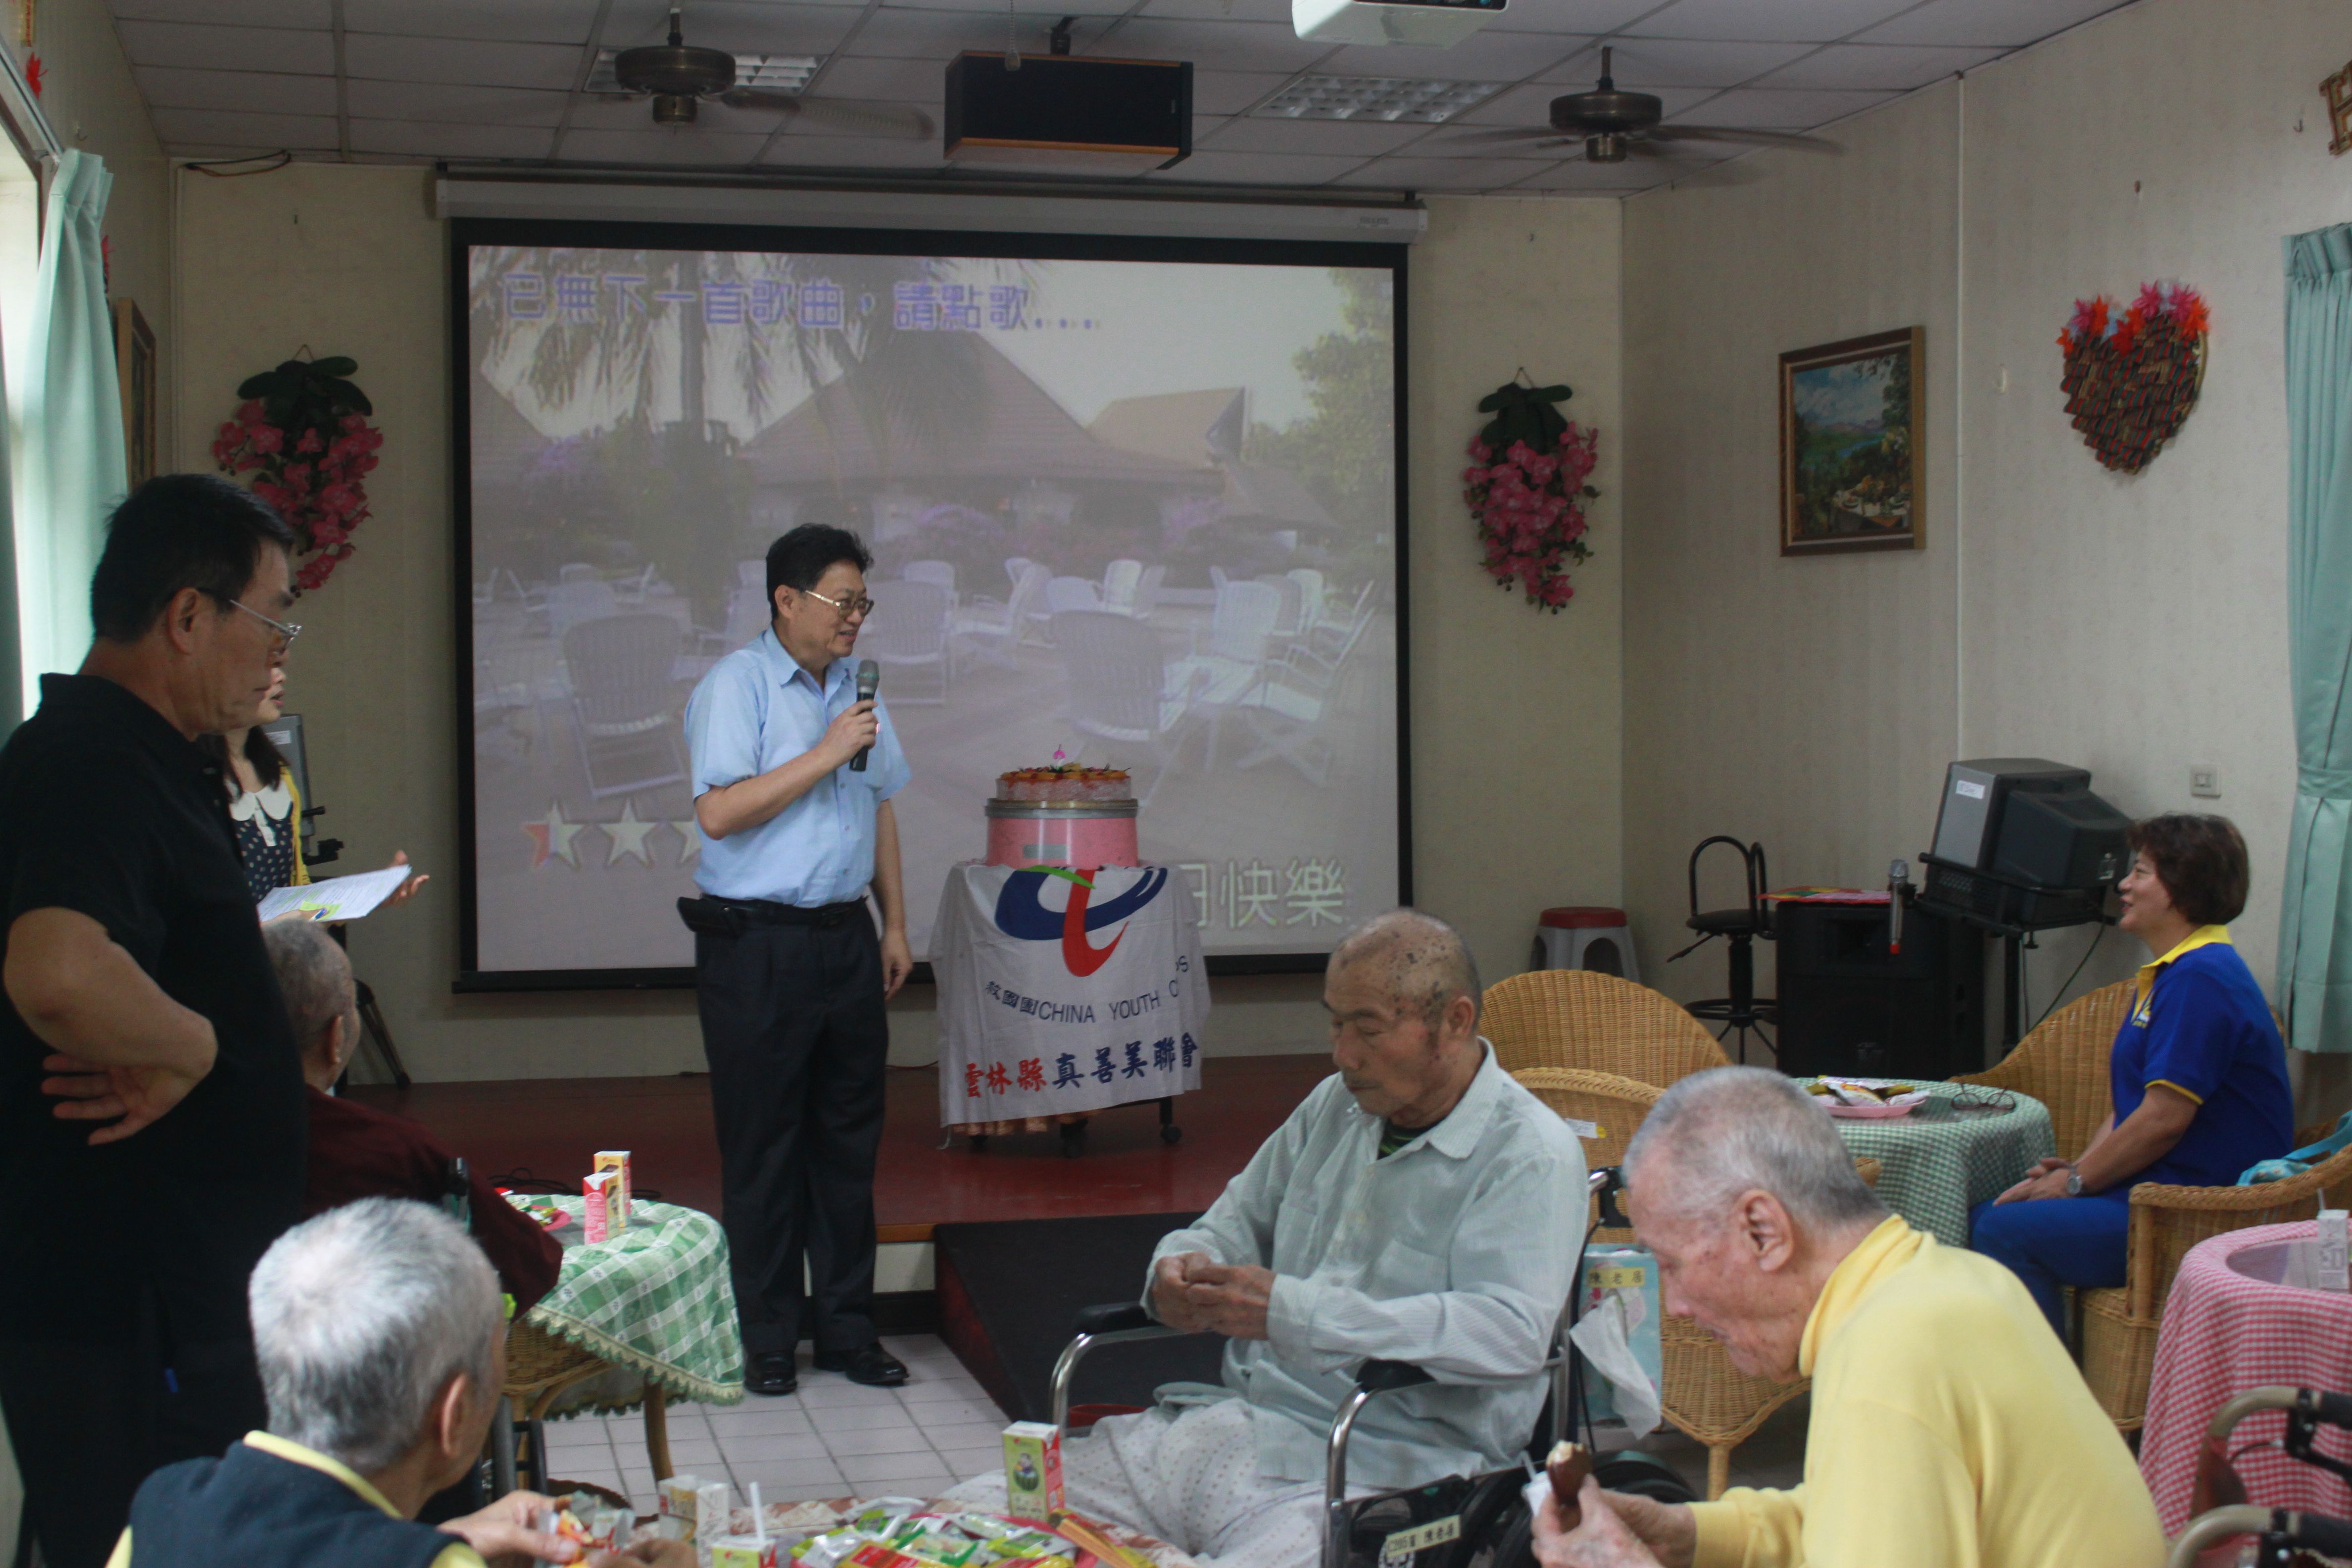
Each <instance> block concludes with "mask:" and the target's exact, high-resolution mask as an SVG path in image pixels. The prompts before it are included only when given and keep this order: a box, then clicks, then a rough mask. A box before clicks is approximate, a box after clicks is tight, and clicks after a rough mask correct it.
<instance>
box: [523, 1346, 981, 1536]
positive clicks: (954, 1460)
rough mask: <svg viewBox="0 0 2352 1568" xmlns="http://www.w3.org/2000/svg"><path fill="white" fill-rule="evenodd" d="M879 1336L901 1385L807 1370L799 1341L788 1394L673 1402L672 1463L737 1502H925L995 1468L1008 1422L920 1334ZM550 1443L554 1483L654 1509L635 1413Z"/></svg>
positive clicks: (581, 1427)
mask: <svg viewBox="0 0 2352 1568" xmlns="http://www.w3.org/2000/svg"><path fill="white" fill-rule="evenodd" d="M883 1343H884V1344H886V1345H887V1346H888V1347H889V1349H890V1351H891V1352H892V1353H893V1354H895V1355H897V1356H898V1357H899V1359H901V1360H902V1361H904V1362H905V1363H907V1366H908V1371H909V1372H911V1373H913V1374H914V1375H913V1376H912V1377H911V1378H910V1379H909V1380H908V1384H907V1385H906V1386H905V1387H903V1388H894V1389H893V1388H863V1387H860V1386H859V1385H858V1384H854V1383H852V1382H850V1381H849V1380H848V1379H847V1378H845V1377H842V1376H840V1375H838V1374H836V1373H827V1372H818V1371H815V1370H814V1368H812V1367H810V1366H809V1364H808V1352H807V1350H806V1348H805V1347H803V1350H802V1352H801V1356H802V1360H801V1386H800V1392H799V1393H797V1394H789V1395H787V1396H785V1397H783V1398H781V1399H770V1398H762V1397H761V1395H759V1394H750V1395H747V1396H746V1397H745V1399H744V1401H743V1403H742V1404H740V1405H671V1406H670V1408H669V1452H670V1462H671V1463H672V1464H674V1465H675V1466H676V1467H677V1470H678V1472H679V1473H680V1474H682V1475H686V1474H691V1475H698V1476H699V1477H701V1478H702V1479H704V1480H705V1481H715V1480H721V1479H724V1480H727V1481H729V1482H730V1483H732V1484H733V1486H734V1488H735V1495H736V1498H737V1499H738V1500H742V1499H743V1498H744V1496H745V1495H746V1493H745V1489H746V1488H747V1487H749V1486H750V1485H751V1483H752V1482H754V1481H757V1482H758V1483H759V1484H760V1495H761V1500H762V1501H763V1502H785V1501H792V1500H797V1499H802V1498H832V1497H851V1496H863V1497H878V1496H881V1495H883V1494H885V1493H890V1492H896V1493H900V1494H911V1495H913V1496H917V1497H923V1496H929V1495H932V1494H935V1493H937V1492H939V1491H940V1490H943V1489H946V1488H947V1487H949V1486H950V1485H952V1484H954V1483H955V1482H956V1481H960V1480H964V1479H969V1478H971V1477H972V1476H976V1475H980V1474H982V1472H984V1471H988V1470H992V1469H995V1468H998V1467H999V1466H1001V1465H1002V1464H1003V1462H1004V1453H1003V1447H1002V1445H1001V1443H1000V1441H999V1439H1000V1438H1001V1436H1003V1431H1004V1426H1005V1422H1006V1421H1007V1419H1009V1418H1008V1417H1007V1416H1006V1415H1005V1414H1004V1413H1003V1411H1001V1410H999V1409H998V1408H997V1407H996V1405H995V1404H994V1403H993V1402H992V1401H991V1400H990V1398H989V1397H988V1395H987V1394H984V1393H982V1391H981V1386H980V1384H978V1383H976V1382H974V1381H973V1380H972V1377H971V1373H967V1372H965V1371H964V1369H963V1365H962V1363H960V1362H958V1361H957V1360H956V1359H955V1355H954V1352H950V1350H949V1349H948V1348H947V1346H945V1345H944V1344H941V1343H940V1342H939V1341H938V1340H937V1339H935V1338H932V1337H931V1336H929V1335H921V1336H918V1337H912V1338H908V1339H888V1340H885V1341H884V1342H883ZM547 1450H548V1458H549V1460H550V1468H552V1469H553V1470H554V1472H555V1476H556V1479H559V1480H566V1481H590V1482H593V1483H595V1484H597V1485H599V1486H604V1487H610V1488H612V1489H614V1490H615V1491H619V1492H622V1493H625V1495H626V1496H627V1497H628V1498H629V1499H630V1500H631V1501H633V1502H634V1503H635V1505H636V1507H637V1510H638V1511H639V1512H641V1513H650V1512H652V1511H653V1508H654V1477H653V1469H652V1467H651V1466H650V1465H649V1463H648V1462H647V1460H646V1437H645V1422H644V1418H643V1417H642V1416H638V1415H615V1416H605V1417H602V1418H596V1417H585V1418H581V1419H576V1420H571V1421H556V1422H551V1423H549V1425H548V1430H547Z"/></svg>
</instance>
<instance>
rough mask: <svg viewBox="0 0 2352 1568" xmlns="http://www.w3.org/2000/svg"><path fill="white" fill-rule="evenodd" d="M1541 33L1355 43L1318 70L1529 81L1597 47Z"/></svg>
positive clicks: (1585, 41)
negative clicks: (1423, 44)
mask: <svg viewBox="0 0 2352 1568" xmlns="http://www.w3.org/2000/svg"><path fill="white" fill-rule="evenodd" d="M1589 43H1591V39H1590V38H1584V37H1559V38H1554V37H1546V36H1544V35H1542V34H1540V33H1473V34H1471V35H1470V37H1466V38H1465V39H1463V40H1462V41H1461V42H1460V43H1458V44H1456V45H1454V47H1452V48H1449V49H1424V48H1415V47H1412V46H1410V45H1405V44H1391V45H1388V46H1386V47H1382V46H1381V45H1378V44H1351V45H1349V46H1348V47H1345V48H1342V49H1340V50H1339V51H1338V52H1337V53H1335V54H1333V55H1332V56H1331V58H1329V59H1327V60H1324V61H1322V62H1320V63H1319V64H1318V65H1317V66H1316V68H1315V70H1316V74H1317V75H1318V76H1391V77H1411V78H1413V79H1416V80H1424V81H1425V80H1443V81H1524V80H1526V79H1528V77H1531V76H1534V75H1535V74H1537V73H1538V71H1544V70H1549V68H1552V67H1553V66H1556V65H1561V64H1564V63H1565V62H1566V61H1568V60H1569V59H1570V58H1572V57H1574V56H1575V55H1577V54H1580V53H1581V52H1582V51H1583V49H1584V47H1585V45H1587V44H1589Z"/></svg>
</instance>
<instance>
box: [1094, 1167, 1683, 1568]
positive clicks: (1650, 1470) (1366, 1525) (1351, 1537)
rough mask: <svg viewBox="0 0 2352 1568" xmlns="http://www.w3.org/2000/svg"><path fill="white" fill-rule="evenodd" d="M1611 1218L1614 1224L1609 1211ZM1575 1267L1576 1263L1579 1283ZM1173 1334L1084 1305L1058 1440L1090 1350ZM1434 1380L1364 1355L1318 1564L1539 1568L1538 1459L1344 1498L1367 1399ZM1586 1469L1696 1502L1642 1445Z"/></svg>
mask: <svg viewBox="0 0 2352 1568" xmlns="http://www.w3.org/2000/svg"><path fill="white" fill-rule="evenodd" d="M1587 1182H1588V1184H1589V1185H1590V1187H1591V1191H1592V1192H1593V1193H1594V1194H1595V1195H1597V1196H1599V1197H1600V1199H1601V1204H1602V1205H1603V1214H1604V1215H1613V1211H1614V1205H1613V1203H1612V1194H1613V1193H1614V1191H1615V1190H1616V1187H1617V1184H1618V1173H1617V1172H1616V1170H1615V1169H1613V1168H1604V1169H1602V1170H1598V1171H1594V1172H1592V1173H1591V1174H1590V1175H1589V1176H1588V1177H1587ZM1612 1223H1622V1220H1616V1219H1612ZM1583 1273H1584V1271H1583V1268H1582V1267H1581V1264H1580V1266H1579V1268H1578V1269H1577V1280H1578V1285H1579V1287H1580V1286H1581V1284H1582V1280H1583ZM1574 1305H1575V1292H1574V1291H1571V1292H1570V1301H1569V1302H1568V1303H1567V1305H1566V1306H1564V1307H1563V1308H1562V1310H1561V1313H1560V1320H1559V1324H1558V1325H1557V1326H1556V1327H1555V1328H1554V1330H1553V1331H1552V1342H1551V1349H1550V1353H1549V1355H1548V1356H1547V1357H1546V1358H1545V1361H1544V1363H1543V1367H1542V1369H1541V1370H1542V1371H1543V1372H1544V1373H1547V1374H1548V1375H1549V1378H1550V1382H1551V1388H1550V1391H1549V1395H1548V1397H1547V1398H1546V1399H1545V1401H1544V1405H1543V1410H1542V1412H1541V1413H1540V1414H1539V1415H1538V1416H1537V1418H1536V1430H1535V1433H1534V1435H1533V1436H1531V1437H1530V1438H1529V1440H1528V1453H1529V1455H1530V1457H1531V1458H1532V1459H1533V1460H1534V1461H1536V1462H1537V1463H1538V1464H1539V1462H1540V1461H1541V1459H1542V1458H1543V1457H1544V1456H1545V1455H1546V1454H1548V1453H1549V1452H1550V1450H1551V1447H1552V1445H1553V1443H1554V1442H1556V1441H1558V1440H1559V1438H1560V1437H1562V1436H1569V1435H1570V1434H1572V1433H1573V1432H1574V1431H1575V1430H1576V1420H1575V1412H1576V1410H1577V1409H1578V1407H1579V1404H1580V1401H1579V1400H1578V1397H1577V1394H1576V1388H1577V1364H1578V1361H1579V1357H1578V1354H1577V1352H1576V1350H1575V1347H1574V1346H1573V1345H1572V1344H1571V1343H1570V1341H1569V1338H1568V1330H1569V1329H1570V1327H1571V1326H1573V1323H1574V1321H1575V1320H1574V1317H1573V1313H1572V1309H1573V1307H1574ZM1180 1332H1181V1331H1179V1330H1176V1329H1171V1328H1170V1327H1168V1326H1167V1325H1165V1324H1163V1323H1160V1322H1159V1321H1156V1320H1154V1319H1153V1318H1152V1316H1151V1314H1150V1313H1149V1312H1148V1311H1146V1310H1144V1309H1143V1307H1142V1306H1141V1305H1140V1304H1139V1303H1137V1302H1133V1301H1113V1302H1109V1303H1107V1304H1105V1305H1102V1306H1096V1307H1086V1308H1082V1309H1080V1310H1079V1312H1078V1315H1077V1322H1076V1333H1075V1335H1074V1336H1073V1337H1072V1339H1071V1340H1070V1342H1069V1343H1068V1344H1067V1345H1065V1346H1064V1347H1063V1349H1062V1353H1061V1356H1060V1358H1059V1359H1058V1360H1056V1361H1055V1363H1054V1384H1053V1414H1054V1427H1055V1431H1056V1432H1057V1433H1059V1434H1060V1435H1061V1436H1062V1437H1063V1438H1064V1439H1065V1441H1066V1440H1067V1438H1068V1437H1069V1434H1070V1384H1071V1381H1072V1379H1073V1378H1074V1377H1075V1376H1076V1373H1077V1369H1078V1363H1079V1362H1080V1361H1081V1360H1082V1359H1084V1358H1085V1356H1086V1355H1087V1353H1088V1352H1090V1351H1093V1350H1094V1349H1096V1348H1097V1347H1098V1346H1101V1345H1108V1344H1118V1343H1121V1342H1129V1341H1137V1340H1153V1339H1170V1338H1174V1337H1176V1336H1177V1335H1178V1334H1179V1333H1180ZM1436 1381H1437V1379H1436V1378H1434V1377H1433V1376H1432V1375H1430V1373H1428V1372H1426V1371H1424V1370H1423V1369H1422V1368H1420V1367H1418V1366H1414V1365H1412V1363H1407V1362H1401V1361H1368V1362H1366V1363H1364V1364H1363V1366H1362V1367H1361V1368H1360V1370H1359V1371H1358V1373H1357V1375H1356V1386H1355V1389H1354V1391H1353V1392H1352V1393H1350V1394H1349V1396H1348V1398H1347V1399H1346V1400H1345V1401H1344V1402H1343V1403H1342V1404H1341V1405H1340V1406H1339V1413H1338V1414H1337V1415H1334V1416H1333V1417H1332V1421H1331V1431H1330V1436H1328V1439H1327V1440H1326V1443H1325V1447H1324V1461H1323V1530H1322V1538H1321V1547H1320V1552H1319V1558H1318V1561H1319V1568H1375V1565H1377V1568H1535V1551H1534V1546H1533V1544H1532V1537H1531V1531H1532V1528H1533V1523H1534V1521H1533V1517H1532V1515H1531V1514H1530V1513H1529V1512H1528V1506H1527V1502H1526V1500H1525V1499H1524V1497H1523V1496H1522V1495H1521V1493H1522V1489H1524V1488H1525V1486H1526V1484H1527V1482H1528V1480H1529V1479H1531V1478H1532V1477H1533V1476H1534V1475H1535V1474H1537V1473H1539V1472H1538V1469H1537V1468H1536V1466H1535V1465H1530V1466H1529V1467H1528V1468H1523V1469H1506V1470H1496V1471H1493V1472H1490V1473H1489V1474H1486V1475H1484V1476H1476V1477H1469V1478H1465V1477H1461V1476H1448V1477H1445V1478H1444V1479H1442V1480H1437V1481H1432V1482H1429V1483H1427V1484H1426V1485H1423V1486H1418V1487H1408V1488H1405V1489H1402V1490H1399V1491H1391V1492H1381V1493H1377V1494H1375V1495H1373V1496H1370V1497H1366V1498H1358V1499H1355V1500H1350V1499H1349V1497H1348V1442H1349V1437H1350V1436H1352V1435H1353V1433H1354V1432H1355V1428H1356V1422H1357V1420H1358V1418H1359V1417H1360V1416H1361V1415H1363V1413H1364V1409H1365V1407H1366V1406H1367V1405H1370V1404H1371V1403H1372V1401H1374V1400H1375V1399H1378V1398H1380V1397H1381V1396H1382V1395H1384V1394H1397V1393H1402V1391H1404V1390H1405V1389H1409V1388H1419V1387H1421V1386H1423V1384H1433V1383H1435V1382H1436ZM1594 1473H1595V1475H1596V1476H1597V1477H1598V1478H1599V1479H1600V1481H1601V1485H1602V1486H1604V1487H1609V1488H1612V1489H1615V1490H1618V1491H1624V1492H1633V1493H1636V1494H1638V1495H1641V1496H1644V1497H1648V1498H1651V1499H1654V1500H1656V1501H1659V1502H1693V1501H1696V1499H1697V1494H1696V1493H1695V1492H1694V1491H1692V1490H1691V1489H1690V1487H1689V1486H1688V1485H1687V1484H1686V1483H1685V1482H1684V1480H1683V1479H1682V1478H1681V1477H1680V1476H1678V1475H1676V1474H1675V1472H1674V1470H1673V1469H1672V1468H1670V1467H1669V1466H1667V1465H1666V1464H1665V1463H1664V1461H1663V1460H1660V1459H1657V1458H1654V1457H1652V1456H1651V1455H1648V1454H1644V1453H1641V1452H1638V1451H1633V1450H1627V1451H1624V1452H1621V1453H1618V1454H1614V1455H1612V1456H1610V1458H1608V1459H1606V1460H1604V1461H1602V1462H1601V1463H1600V1464H1599V1465H1597V1466H1596V1467H1595V1470H1594ZM1414 1542H1418V1543H1419V1544H1412V1543H1414Z"/></svg>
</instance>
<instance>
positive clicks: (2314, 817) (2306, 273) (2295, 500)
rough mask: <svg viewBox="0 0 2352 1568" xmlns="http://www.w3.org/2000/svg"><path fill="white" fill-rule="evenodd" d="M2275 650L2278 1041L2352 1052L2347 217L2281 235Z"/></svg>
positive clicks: (2351, 265)
mask: <svg viewBox="0 0 2352 1568" xmlns="http://www.w3.org/2000/svg"><path fill="white" fill-rule="evenodd" d="M2286 416H2287V564H2286V573H2287V576H2286V604H2287V658H2288V668H2289V676H2290V679H2291V681H2292V686H2293V696H2294V737H2295V752H2296V762H2297V764H2298V766H2297V770H2296V774H2295V789H2294V829H2293V832H2292V834H2291V835H2290V837H2289V838H2288V841H2287V852H2286V877H2285V880H2284V893H2283V897H2282V900H2281V903H2280V909H2279V974H2278V980H2279V984H2278V994H2279V1003H2280V1005H2281V1006H2282V1007H2283V1008H2284V1011H2285V1013H2286V1017H2287V1043H2288V1044H2289V1045H2291V1046H2294V1047H2296V1048H2297V1049H2299V1050H2305V1051H2352V903H2348V902H2347V900H2346V894H2347V890H2352V878H2347V875H2346V873H2347V869H2352V224H2340V225H2338V226H2336V227H2333V228H2323V229H2317V230H2315V231H2314V232H2312V233H2310V234H2298V235H2294V236H2291V237H2289V238H2288V239H2287V241H2286Z"/></svg>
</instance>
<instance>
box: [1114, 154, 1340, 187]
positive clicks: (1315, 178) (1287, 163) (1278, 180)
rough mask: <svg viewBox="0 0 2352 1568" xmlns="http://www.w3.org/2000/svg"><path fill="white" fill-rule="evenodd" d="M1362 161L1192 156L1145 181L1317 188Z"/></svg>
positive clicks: (1227, 155) (1248, 155)
mask: <svg viewBox="0 0 2352 1568" xmlns="http://www.w3.org/2000/svg"><path fill="white" fill-rule="evenodd" d="M1363 161H1364V160H1362V159H1361V158H1314V157H1300V156H1297V155H1295V154H1292V153H1193V154H1192V156H1191V157H1189V158H1187V159H1185V160H1184V161H1183V162H1182V163H1179V164H1177V165H1176V166H1175V167H1174V168H1172V169H1163V170H1158V171H1155V172H1154V173H1153V174H1150V175H1149V176H1148V178H1150V181H1151V183H1152V184H1181V183H1188V182H1189V183H1191V184H1227V185H1319V184H1324V183H1325V182H1327V181H1329V180H1336V179H1338V178H1339V176H1340V175H1342V174H1346V173H1347V172H1348V171H1349V170H1350V169H1352V168H1355V167H1356V166H1358V165H1359V164H1360V163H1363Z"/></svg>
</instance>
